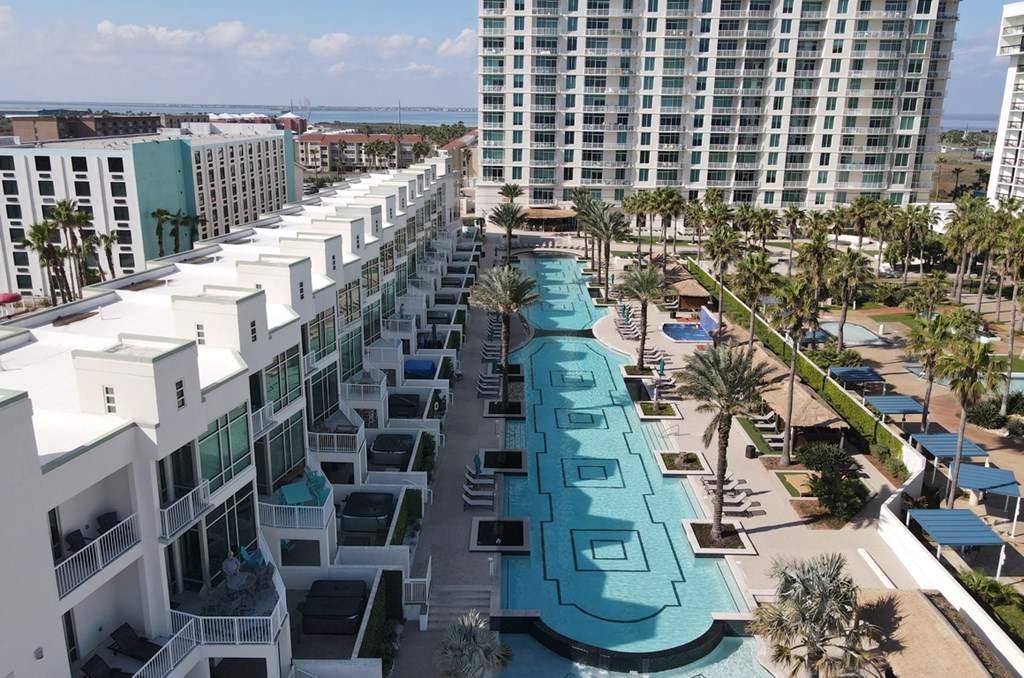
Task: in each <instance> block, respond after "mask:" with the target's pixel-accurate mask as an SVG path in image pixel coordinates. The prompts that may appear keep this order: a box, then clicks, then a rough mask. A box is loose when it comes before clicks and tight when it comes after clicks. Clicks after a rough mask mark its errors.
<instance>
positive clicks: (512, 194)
mask: <svg viewBox="0 0 1024 678" xmlns="http://www.w3.org/2000/svg"><path fill="white" fill-rule="evenodd" d="M498 195H500V196H501V197H503V198H508V201H509V202H511V203H514V202H515V201H516V198H519V197H521V196H522V195H523V187H522V186H520V185H519V184H505V185H504V186H502V187H501V188H499V189H498Z"/></svg>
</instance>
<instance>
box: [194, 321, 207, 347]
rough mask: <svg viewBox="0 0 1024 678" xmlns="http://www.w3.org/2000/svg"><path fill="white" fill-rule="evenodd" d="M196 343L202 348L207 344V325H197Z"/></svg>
mask: <svg viewBox="0 0 1024 678" xmlns="http://www.w3.org/2000/svg"><path fill="white" fill-rule="evenodd" d="M196 343H197V344H199V345H200V346H202V345H203V344H205V343H206V325H203V324H202V323H196Z"/></svg>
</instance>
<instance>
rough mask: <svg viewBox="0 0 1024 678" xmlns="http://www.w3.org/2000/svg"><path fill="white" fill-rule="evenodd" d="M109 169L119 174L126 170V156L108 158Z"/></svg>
mask: <svg viewBox="0 0 1024 678" xmlns="http://www.w3.org/2000/svg"><path fill="white" fill-rule="evenodd" d="M107 169H108V170H110V171H111V172H115V173H118V174H120V173H121V172H124V158H107Z"/></svg>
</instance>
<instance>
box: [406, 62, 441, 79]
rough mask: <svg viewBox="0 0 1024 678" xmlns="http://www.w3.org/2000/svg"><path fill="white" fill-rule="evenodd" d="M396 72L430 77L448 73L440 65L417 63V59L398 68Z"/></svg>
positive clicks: (438, 76)
mask: <svg viewBox="0 0 1024 678" xmlns="http://www.w3.org/2000/svg"><path fill="white" fill-rule="evenodd" d="M395 72H396V73H407V74H415V75H425V76H426V77H428V78H440V77H442V76H444V75H445V74H446V73H447V71H445V70H444V69H443V68H441V67H440V66H434V65H432V64H420V63H416V62H415V61H410V62H409V63H408V64H407V65H406V66H405V67H404V68H399V69H396V70H395Z"/></svg>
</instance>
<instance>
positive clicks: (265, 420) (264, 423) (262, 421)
mask: <svg viewBox="0 0 1024 678" xmlns="http://www.w3.org/2000/svg"><path fill="white" fill-rule="evenodd" d="M273 425H274V403H267V404H266V405H264V406H263V407H261V408H259V409H258V410H253V411H252V435H253V437H254V438H255V437H256V436H258V435H259V434H261V433H263V432H264V431H266V430H267V429H268V428H270V427H271V426H273Z"/></svg>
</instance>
